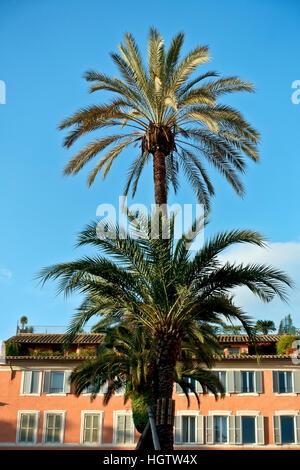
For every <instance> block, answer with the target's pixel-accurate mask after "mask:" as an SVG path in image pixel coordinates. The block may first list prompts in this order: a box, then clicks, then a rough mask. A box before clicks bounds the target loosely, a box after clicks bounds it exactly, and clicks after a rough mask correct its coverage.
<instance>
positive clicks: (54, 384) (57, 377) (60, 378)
mask: <svg viewBox="0 0 300 470" xmlns="http://www.w3.org/2000/svg"><path fill="white" fill-rule="evenodd" d="M64 379H65V374H64V372H52V373H51V379H50V384H49V393H62V392H63V391H64Z"/></svg>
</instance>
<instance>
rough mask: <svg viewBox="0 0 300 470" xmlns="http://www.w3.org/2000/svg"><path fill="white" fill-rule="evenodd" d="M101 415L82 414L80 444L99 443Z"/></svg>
mask: <svg viewBox="0 0 300 470" xmlns="http://www.w3.org/2000/svg"><path fill="white" fill-rule="evenodd" d="M100 428H101V414H100V413H87V412H86V413H84V414H83V433H82V442H83V443H84V444H99V443H100Z"/></svg>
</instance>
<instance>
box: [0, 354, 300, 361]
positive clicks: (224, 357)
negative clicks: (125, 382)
mask: <svg viewBox="0 0 300 470" xmlns="http://www.w3.org/2000/svg"><path fill="white" fill-rule="evenodd" d="M96 357H97V356H6V357H5V359H6V360H8V361H21V360H22V361H23V360H24V361H52V360H55V361H83V360H84V361H86V360H91V359H96ZM291 357H292V356H290V355H288V354H262V355H258V356H256V355H255V354H229V355H225V354H221V355H219V356H218V357H215V359H216V361H217V362H219V361H223V360H226V361H232V360H234V361H243V360H255V361H257V360H258V359H259V360H260V361H261V360H263V361H265V360H270V359H271V360H283V359H289V360H291ZM293 358H296V359H300V356H296V357H295V356H293Z"/></svg>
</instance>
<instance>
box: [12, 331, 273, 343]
mask: <svg viewBox="0 0 300 470" xmlns="http://www.w3.org/2000/svg"><path fill="white" fill-rule="evenodd" d="M281 336H282V335H257V336H256V337H255V338H256V340H257V342H259V343H276V342H277V341H278V340H279V339H280V338H281ZM67 337H68V335H67V334H49V333H48V334H47V333H39V334H34V333H20V334H18V335H15V336H12V337H11V338H9V339H8V340H7V341H6V342H7V343H23V344H24V343H31V344H62V343H64V342H65V340H66V339H67ZM217 337H218V339H219V342H220V343H224V344H227V343H228V344H230V343H249V342H250V341H249V336H248V335H217ZM102 339H103V334H99V333H87V334H79V335H76V336H75V338H74V340H73V344H99V343H101V341H102Z"/></svg>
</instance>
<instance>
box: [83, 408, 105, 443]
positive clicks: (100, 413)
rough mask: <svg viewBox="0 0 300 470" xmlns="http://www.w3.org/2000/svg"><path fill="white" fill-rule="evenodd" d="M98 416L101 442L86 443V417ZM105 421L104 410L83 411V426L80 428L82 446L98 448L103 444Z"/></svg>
mask: <svg viewBox="0 0 300 470" xmlns="http://www.w3.org/2000/svg"><path fill="white" fill-rule="evenodd" d="M88 414H90V415H98V416H99V418H100V419H99V441H98V442H84V421H85V416H86V415H88ZM103 420H104V411H102V410H81V426H80V444H82V445H83V446H87V447H97V446H99V445H101V444H102V434H103Z"/></svg>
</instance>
